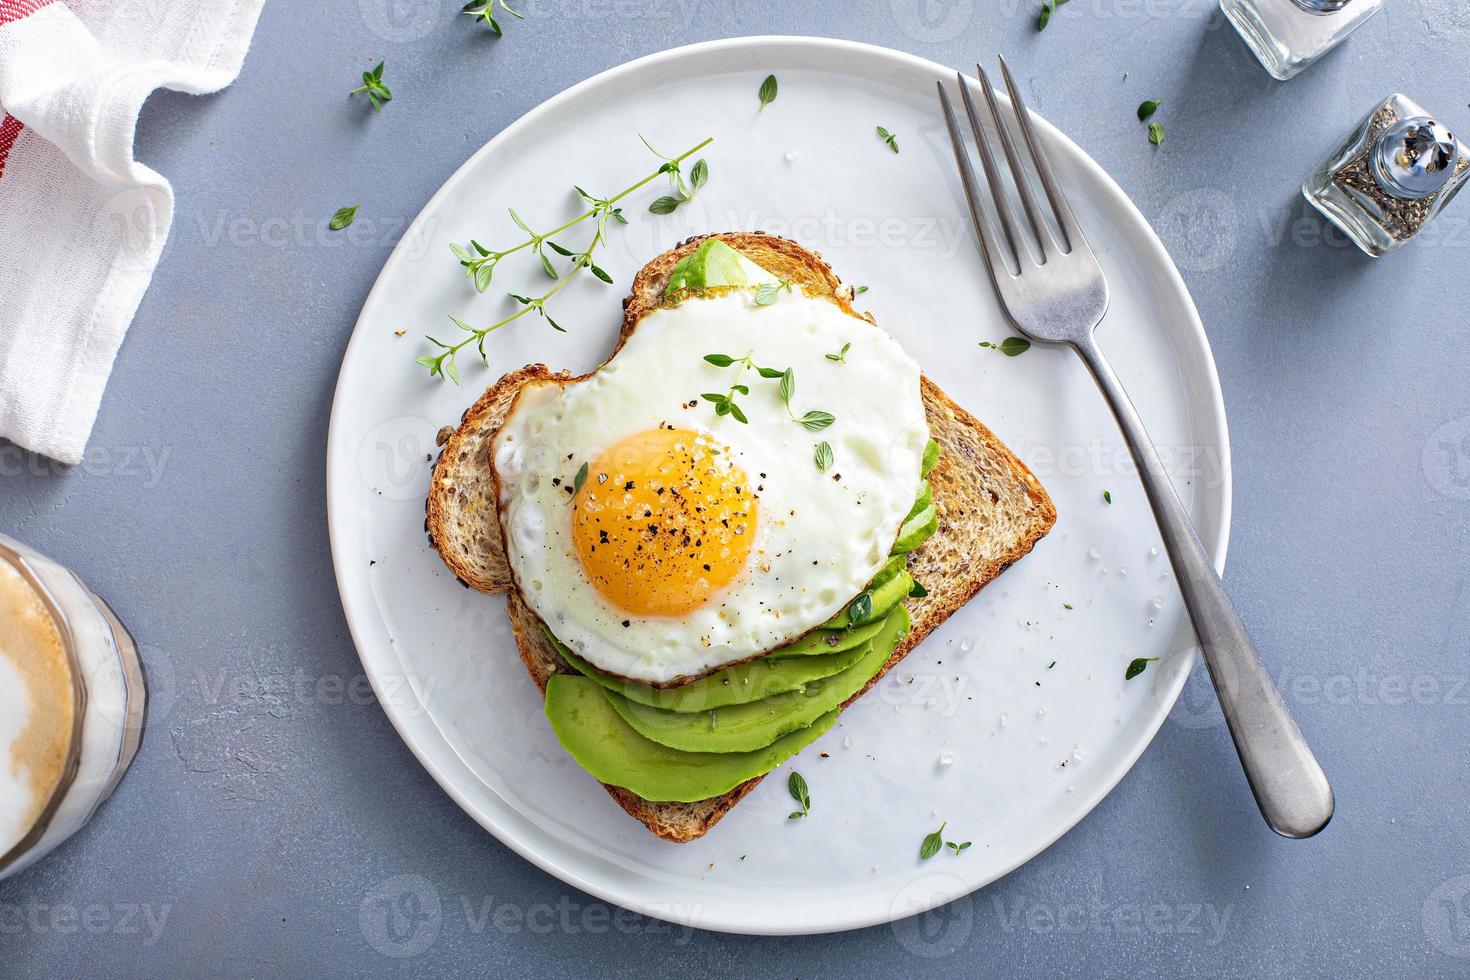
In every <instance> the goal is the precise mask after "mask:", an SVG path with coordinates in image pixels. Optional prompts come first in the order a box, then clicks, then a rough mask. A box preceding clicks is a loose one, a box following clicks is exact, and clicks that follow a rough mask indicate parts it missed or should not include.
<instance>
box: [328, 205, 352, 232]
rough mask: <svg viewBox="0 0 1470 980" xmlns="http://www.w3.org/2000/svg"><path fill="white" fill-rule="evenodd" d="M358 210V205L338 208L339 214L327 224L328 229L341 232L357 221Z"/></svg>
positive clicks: (333, 216)
mask: <svg viewBox="0 0 1470 980" xmlns="http://www.w3.org/2000/svg"><path fill="white" fill-rule="evenodd" d="M357 208H358V205H356V204H353V205H351V206H350V207H345V208H338V209H337V213H336V214H334V215H332V220H331V221H330V222H328V223H327V227H328V228H330V229H332V230H333V231H341V230H342V229H343V228H346V227H347V226H348V225H350V224H352V222H354V221H356V220H357Z"/></svg>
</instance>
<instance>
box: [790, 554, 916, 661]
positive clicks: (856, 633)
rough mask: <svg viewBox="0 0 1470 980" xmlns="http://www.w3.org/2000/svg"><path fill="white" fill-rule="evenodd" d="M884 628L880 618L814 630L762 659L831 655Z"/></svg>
mask: <svg viewBox="0 0 1470 980" xmlns="http://www.w3.org/2000/svg"><path fill="white" fill-rule="evenodd" d="M885 567H887V566H885ZM880 574H881V573H880ZM882 628H883V620H882V619H881V618H880V619H876V620H874V621H873V622H871V623H866V624H864V625H862V626H859V627H857V628H856V629H850V630H849V629H840V630H813V631H812V632H810V633H808V634H807V635H806V636H803V637H802V638H801V639H799V640H797V641H796V642H795V643H792V644H791V645H789V646H784V647H781V648H780V649H779V650H772V651H771V652H770V653H768V654H766V655H765V657H763V658H762V659H765V660H784V659H785V658H787V657H803V658H811V657H813V656H831V655H832V654H834V653H838V652H841V651H844V650H851V649H853V648H854V647H860V646H862V645H863V644H864V643H867V642H868V641H869V640H871V639H872V638H873V637H874V636H876V635H877V634H878V631H879V630H880V629H882Z"/></svg>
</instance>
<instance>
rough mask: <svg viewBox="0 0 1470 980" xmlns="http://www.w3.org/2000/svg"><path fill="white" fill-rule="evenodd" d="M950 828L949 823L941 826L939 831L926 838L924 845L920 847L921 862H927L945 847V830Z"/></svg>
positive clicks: (946, 822)
mask: <svg viewBox="0 0 1470 980" xmlns="http://www.w3.org/2000/svg"><path fill="white" fill-rule="evenodd" d="M947 826H949V821H947V820H946V821H945V822H944V823H942V824H940V825H939V829H938V830H936V831H934V833H932V834H929V835H928V836H926V837H925V838H924V843H922V844H920V845H919V860H920V861H927V860H929V859H930V858H932V857H933V856H934V855H936V854H938V853H939V849H940V848H941V847H943V846H944V828H945V827H947Z"/></svg>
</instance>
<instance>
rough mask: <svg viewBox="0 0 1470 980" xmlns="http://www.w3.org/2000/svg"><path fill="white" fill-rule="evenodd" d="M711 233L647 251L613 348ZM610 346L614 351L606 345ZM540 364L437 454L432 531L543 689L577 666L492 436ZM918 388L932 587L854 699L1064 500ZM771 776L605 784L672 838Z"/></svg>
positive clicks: (810, 285) (755, 244)
mask: <svg viewBox="0 0 1470 980" xmlns="http://www.w3.org/2000/svg"><path fill="white" fill-rule="evenodd" d="M708 237H710V236H708V235H704V236H700V237H698V238H691V239H689V240H688V241H686V242H683V243H682V244H680V245H679V246H678V247H676V248H673V249H670V250H669V251H667V252H665V253H663V254H662V255H660V256H658V257H657V258H655V259H654V260H653V261H651V262H649V263H648V265H646V266H644V267H643V269H642V270H641V271H640V272H639V273H638V275H637V276H636V277H635V278H634V280H633V290H632V293H631V294H630V295H629V296H628V298H627V299H625V300H624V301H623V327H622V332H621V334H620V336H619V338H618V343H617V346H616V347H615V348H614V350H613V353H616V352H617V349H618V348H621V347H622V345H623V342H624V341H625V340H626V339H627V338H628V336H629V335H630V334H631V333H632V332H633V330H634V329H636V328H637V326H638V322H639V321H640V320H642V319H643V317H645V316H647V315H648V314H649V313H650V312H652V311H653V310H655V309H657V308H658V307H660V306H662V305H664V302H665V301H664V288H665V286H666V285H667V283H668V277H669V273H670V271H671V270H672V269H673V267H674V265H675V263H677V262H678V261H679V260H680V259H681V258H683V257H684V256H685V255H688V254H689V253H690V252H692V251H693V250H694V249H695V248H696V247H698V245H699V243H700V242H701V241H703V240H704V239H705V238H708ZM719 237H720V238H722V239H723V240H724V241H725V242H726V244H728V245H730V246H731V247H733V248H736V249H738V250H739V251H741V252H743V253H744V254H745V255H746V257H747V258H749V259H750V260H751V261H752V262H755V263H756V264H757V265H760V266H761V267H763V268H765V269H766V270H768V271H769V272H771V273H773V274H774V275H777V276H779V277H780V278H782V279H788V280H790V281H791V282H793V283H797V284H799V285H801V286H803V287H804V288H805V289H806V290H807V292H808V293H812V294H815V295H824V296H829V297H831V299H832V300H833V302H835V303H837V304H838V305H839V306H841V307H842V308H843V309H844V310H846V311H847V312H849V313H852V314H853V315H854V316H863V317H864V318H865V319H867V320H869V321H871V320H872V317H871V316H869V315H866V314H858V313H856V312H855V311H854V310H853V309H852V306H851V302H852V290H851V287H845V286H843V285H842V284H841V282H840V281H839V280H838V279H837V277H836V276H834V275H833V274H832V271H831V269H829V268H828V266H827V265H826V263H824V262H823V261H822V259H821V257H820V256H819V255H817V254H816V253H815V252H812V251H810V250H809V249H806V248H803V247H802V246H800V245H798V244H796V243H795V242H791V241H788V240H786V239H784V238H777V237H775V236H773V235H766V234H762V233H759V232H726V233H723V234H720V235H719ZM609 356H611V355H609ZM565 377H566V375H564V374H553V373H552V372H551V371H550V370H549V369H547V368H546V367H545V366H544V365H540V364H534V365H529V366H527V367H524V368H522V369H520V370H519V371H514V372H512V373H510V374H507V375H506V376H505V377H503V378H501V379H500V380H499V381H497V382H496V383H495V384H493V385H491V386H490V388H489V389H488V390H487V391H486V392H485V394H483V395H482V396H480V399H479V400H478V401H477V402H475V404H474V405H472V406H471V407H470V408H469V409H468V410H467V411H466V412H465V413H464V416H463V417H462V419H461V420H460V424H459V427H458V428H457V429H456V430H455V431H454V433H453V434H452V435H451V436H450V437H449V438H448V441H447V442H446V443H445V445H444V449H443V452H442V453H441V454H440V456H439V459H438V461H437V462H436V463H435V465H434V475H433V479H432V481H431V484H430V488H429V498H428V504H427V508H428V509H427V519H426V522H425V530H427V531H428V534H429V541H430V543H431V544H432V545H433V546H434V548H435V549H436V550H437V551H438V552H439V554H440V556H441V557H443V559H444V561H445V563H446V564H447V565H448V566H449V567H450V569H452V570H453V571H454V574H455V575H456V576H457V577H458V578H459V580H460V581H461V582H463V583H464V584H465V585H467V586H469V587H471V588H475V589H479V590H480V591H482V592H508V593H509V597H508V608H507V612H508V614H509V616H510V621H511V628H512V631H513V633H514V635H515V640H516V646H517V648H518V649H519V651H520V656H521V660H522V662H523V663H524V664H525V665H526V670H527V671H528V672H529V673H530V675H531V679H532V680H533V681H535V682H536V686H537V687H538V688H540V689H541V691H542V693H543V694H544V693H545V690H546V682H547V680H548V679H549V678H550V677H551V675H553V674H555V673H558V672H569V671H570V670H571V668H570V667H568V666H567V665H566V664H565V663H564V662H563V661H562V659H561V657H560V656H558V654H557V653H556V650H555V649H554V648H553V647H552V646H551V644H550V642H549V641H548V640H547V639H546V636H545V634H544V633H543V632H542V630H541V626H540V622H539V621H538V619H537V618H536V615H535V613H533V612H532V611H531V610H530V609H529V608H528V607H527V606H526V605H525V603H523V602H522V601H521V599H520V596H519V595H518V594H517V592H516V590H515V588H514V583H513V580H512V577H511V573H510V569H509V566H508V564H507V561H506V557H505V554H504V550H503V545H502V539H501V529H500V522H499V519H498V517H497V513H496V511H497V508H496V490H495V478H494V473H493V472H492V470H491V467H490V465H489V446H490V441H491V439H492V438H494V435H495V433H496V432H497V431H498V430H499V427H500V424H501V422H502V421H503V420H504V418H505V414H506V412H507V411H508V410H509V408H510V405H511V403H512V402H513V401H514V399H515V395H516V393H517V392H518V391H519V390H520V389H521V387H522V386H523V385H525V384H526V383H527V382H528V381H533V380H550V379H552V378H565ZM920 390H921V393H922V395H923V399H924V408H925V412H926V414H927V416H928V421H929V433H930V435H931V436H932V437H933V438H934V439H936V440H937V441H938V442H939V444H940V445H941V446H942V447H943V453H942V454H941V456H940V458H939V465H938V466H937V467H936V468H935V469H934V471H933V472H932V473H931V474H930V475H929V483H930V486H931V488H932V490H933V497H934V503H935V506H936V509H937V510H938V512H939V530H938V531H937V532H936V533H935V534H934V536H933V537H932V538H930V539H929V540H928V541H927V542H925V544H924V545H923V546H921V547H920V548H919V549H918V550H917V551H915V552H913V553H912V554H911V555H910V556H909V570H910V571H911V572H912V573H913V575H914V577H915V578H916V579H918V580H919V581H920V582H923V583H924V585H925V586H926V587H927V588H928V590H929V594H928V595H926V596H924V597H922V598H911V599H908V600H906V603H907V605H908V609H909V614H910V616H911V618H912V620H913V625H912V628H911V629H910V631H909V634H908V636H907V638H906V639H905V640H904V641H903V643H901V644H900V645H899V647H898V649H897V650H895V651H894V653H893V656H892V657H890V658H889V659H888V662H887V663H886V664H884V665H883V669H882V670H880V671H879V672H878V673H877V674H876V675H875V676H874V677H873V679H872V680H871V681H869V682H868V684H867V685H866V686H865V687H864V688H863V689H862V690H861V691H859V692H858V693H857V694H855V695H853V697H852V698H850V699H849V700H848V701H847V702H846V703H844V704H843V707H844V708H846V707H847V706H848V705H850V704H852V702H853V701H856V700H857V699H858V698H860V697H862V696H863V694H864V693H866V692H867V691H868V690H869V689H870V688H872V687H873V685H875V684H877V683H878V682H879V681H880V680H881V679H882V678H883V675H884V674H886V673H887V672H888V671H889V670H891V669H892V668H893V666H894V665H895V664H897V663H898V662H899V661H900V660H902V659H903V658H904V656H905V655H906V654H907V653H908V652H909V651H910V650H912V649H913V648H914V647H915V646H917V645H918V644H919V643H920V642H921V641H923V639H924V637H926V636H928V635H929V633H931V632H932V631H933V630H934V629H936V628H937V627H938V626H939V625H940V624H941V623H943V622H944V621H945V620H946V619H948V618H949V617H950V615H952V614H953V613H954V611H955V610H957V609H959V608H960V606H962V605H964V604H965V603H966V602H968V601H969V600H970V599H971V598H973V597H974V596H975V594H976V593H977V592H979V591H980V589H981V588H983V587H984V586H985V585H986V584H987V583H988V582H990V581H991V580H992V579H993V578H995V577H996V576H997V575H999V574H1000V573H1001V572H1002V571H1004V570H1005V569H1006V568H1007V567H1009V566H1010V565H1011V564H1012V563H1013V562H1015V561H1016V560H1017V559H1019V558H1021V557H1022V556H1023V555H1025V554H1026V553H1027V552H1029V551H1030V550H1031V548H1032V547H1033V546H1034V545H1035V544H1036V542H1037V541H1039V540H1041V538H1042V537H1044V536H1045V535H1046V533H1047V532H1048V531H1050V530H1051V528H1052V525H1053V524H1055V523H1056V508H1055V506H1053V504H1052V501H1051V497H1049V496H1048V495H1047V493H1046V490H1044V489H1043V488H1042V486H1041V483H1040V482H1039V481H1038V480H1037V479H1036V477H1035V476H1033V475H1032V473H1031V471H1030V470H1028V469H1027V468H1026V466H1025V464H1023V463H1022V462H1021V461H1020V460H1019V459H1017V458H1016V456H1015V454H1014V453H1012V452H1011V451H1010V450H1009V449H1007V448H1006V447H1005V446H1004V445H1003V444H1002V443H1001V442H1000V440H999V439H997V438H996V437H995V436H994V435H993V434H992V433H991V432H990V430H989V429H987V428H986V427H985V426H984V425H982V424H981V423H980V422H979V420H977V419H976V418H975V417H974V416H973V415H971V414H970V413H969V412H966V411H965V410H964V409H963V408H961V407H960V406H959V405H956V404H955V403H954V402H953V401H952V400H951V399H950V398H949V396H947V395H946V394H945V393H944V392H943V391H941V390H940V389H939V388H938V386H936V385H935V384H934V383H933V382H931V381H930V380H929V379H928V378H922V379H921V380H920ZM762 778H764V777H759V776H758V777H756V778H755V779H751V780H748V781H746V782H744V783H742V784H741V785H739V786H737V787H735V788H734V789H732V790H731V791H730V792H728V793H725V794H723V795H722V796H717V797H714V798H713V799H709V800H701V801H699V802H696V803H653V802H649V801H648V800H644V799H642V798H641V797H638V796H635V795H634V794H632V793H630V792H628V791H627V790H625V789H621V788H619V787H616V786H607V787H606V789H607V791H608V792H609V793H610V794H611V795H612V797H613V799H615V800H616V801H617V802H618V803H619V804H620V805H621V806H622V807H623V809H625V810H627V811H628V813H629V814H631V815H632V816H633V817H634V818H636V819H637V820H639V821H641V822H642V823H643V824H644V826H646V827H647V828H648V829H649V830H650V831H652V832H653V833H654V834H656V835H658V836H659V837H662V838H664V839H665V840H670V841H675V842H679V843H683V842H686V841H691V840H695V839H696V838H699V837H702V836H704V835H705V834H706V833H708V832H709V829H710V828H711V827H713V826H714V825H715V824H716V823H718V822H719V820H720V818H721V817H723V816H724V815H725V814H726V813H728V812H729V811H730V809H731V807H733V806H735V804H737V803H739V802H740V801H741V800H742V799H744V798H745V796H746V794H748V793H749V792H750V791H751V790H753V789H754V788H755V787H756V784H758V783H759V782H760V781H761V779H762Z"/></svg>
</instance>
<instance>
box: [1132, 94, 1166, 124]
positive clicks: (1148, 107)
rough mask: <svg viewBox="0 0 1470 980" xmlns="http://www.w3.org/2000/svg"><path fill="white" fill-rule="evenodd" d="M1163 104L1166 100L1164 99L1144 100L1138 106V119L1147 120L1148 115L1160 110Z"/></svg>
mask: <svg viewBox="0 0 1470 980" xmlns="http://www.w3.org/2000/svg"><path fill="white" fill-rule="evenodd" d="M1163 104H1164V101H1163V100H1162V99H1149V100H1148V101H1146V102H1144V103H1143V104H1142V105H1140V106H1139V107H1138V121H1139V122H1147V121H1148V117H1149V116H1152V115H1153V114H1154V113H1156V112H1158V111H1159V106H1161V105H1163Z"/></svg>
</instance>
